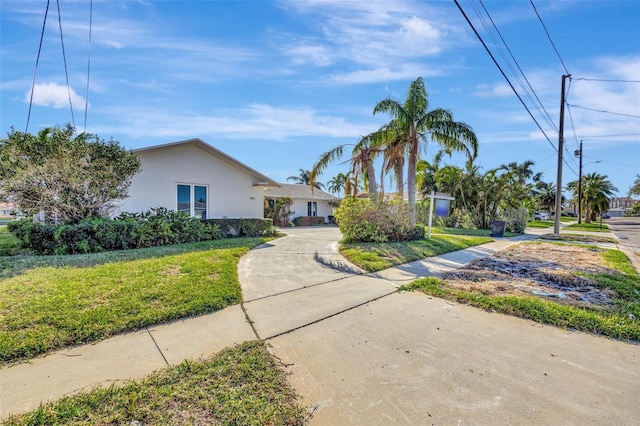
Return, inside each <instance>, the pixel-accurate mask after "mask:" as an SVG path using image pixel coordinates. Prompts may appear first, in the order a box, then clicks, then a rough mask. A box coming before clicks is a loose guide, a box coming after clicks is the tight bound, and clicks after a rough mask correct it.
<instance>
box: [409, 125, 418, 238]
mask: <svg viewBox="0 0 640 426" xmlns="http://www.w3.org/2000/svg"><path fill="white" fill-rule="evenodd" d="M413 133H415V131H413ZM417 164H418V138H417V136H413V137H412V138H411V146H410V147H409V165H408V167H407V191H408V192H409V194H407V195H408V197H409V221H410V223H411V226H414V225H415V224H416V165H417Z"/></svg>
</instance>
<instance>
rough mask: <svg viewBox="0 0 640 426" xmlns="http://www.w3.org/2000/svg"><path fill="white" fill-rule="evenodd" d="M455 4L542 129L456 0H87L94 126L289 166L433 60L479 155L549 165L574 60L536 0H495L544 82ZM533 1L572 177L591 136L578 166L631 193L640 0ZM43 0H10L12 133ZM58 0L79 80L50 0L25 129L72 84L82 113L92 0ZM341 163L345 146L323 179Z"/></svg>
mask: <svg viewBox="0 0 640 426" xmlns="http://www.w3.org/2000/svg"><path fill="white" fill-rule="evenodd" d="M460 4H461V6H462V8H463V10H464V11H465V12H466V13H467V15H468V16H469V18H470V19H471V21H472V22H473V24H474V25H475V26H476V28H477V29H478V31H479V33H480V35H481V36H482V38H483V39H484V40H485V42H486V43H487V44H488V46H489V48H490V49H491V51H492V52H493V53H494V55H495V56H496V58H497V60H498V62H499V63H500V64H501V66H502V67H503V68H504V69H505V72H506V74H507V75H508V76H509V78H510V80H511V81H512V82H513V84H514V86H515V87H516V89H517V90H518V92H519V93H520V94H521V96H522V97H523V99H524V101H525V103H526V104H527V106H528V107H529V109H530V110H531V111H532V114H533V115H534V117H535V118H536V120H537V121H538V122H539V123H540V126H541V127H542V129H543V130H544V134H543V133H542V132H541V131H540V129H539V128H538V127H537V126H536V124H535V122H534V121H533V120H532V118H531V117H530V116H529V114H528V113H527V111H526V110H525V108H524V107H523V106H522V104H521V103H520V101H519V100H518V99H517V97H516V96H515V95H514V93H513V91H512V90H511V89H510V88H509V86H508V85H507V83H506V81H505V79H504V78H503V77H502V75H501V74H500V72H499V71H498V69H497V67H496V66H495V65H494V64H493V62H492V61H491V59H490V57H489V55H488V54H487V53H486V51H485V50H484V48H483V47H482V45H481V44H480V42H479V41H478V39H477V38H476V36H475V35H474V34H473V32H472V30H471V28H470V26H469V25H468V24H467V22H466V21H465V20H464V18H463V16H462V14H461V13H460V11H459V10H458V8H457V7H456V5H455V3H454V2H453V1H447V2H444V1H438V2H424V1H391V0H389V1H344V0H335V1H334V0H326V1H324V0H323V1H320V0H309V1H305V0H299V1H281V2H280V1H277V2H268V1H235V2H234V1H116V0H108V1H99V0H94V2H93V27H92V28H93V30H92V42H91V72H90V78H89V92H88V104H89V108H88V111H87V114H86V115H87V121H86V130H87V131H88V132H91V133H97V134H98V135H100V136H101V137H102V138H105V139H109V138H113V139H115V140H117V141H119V142H120V143H121V144H122V145H123V146H125V147H127V148H133V149H135V148H139V147H144V146H150V145H155V144H162V143H168V142H174V141H179V140H184V139H189V138H194V137H198V138H201V139H203V140H204V141H206V142H208V143H210V144H211V145H213V146H215V147H216V148H218V149H220V150H222V151H224V152H226V153H227V154H229V155H231V156H233V157H235V158H237V159H238V160H240V161H242V162H243V163H245V164H247V165H249V166H251V167H253V168H255V169H257V170H258V171H260V172H262V173H264V174H266V175H268V176H269V177H271V178H273V179H275V180H277V181H280V182H284V181H285V180H286V178H287V177H288V176H291V175H296V174H298V169H300V168H302V169H310V168H311V167H312V165H313V164H314V162H315V161H316V160H317V159H318V157H319V156H320V154H322V153H323V152H325V151H327V150H329V149H331V148H333V147H335V146H337V145H340V144H349V143H356V142H357V141H358V140H359V138H360V137H361V136H363V135H365V134H367V133H370V132H373V131H375V130H377V129H378V128H379V127H380V126H381V125H382V124H384V123H385V122H386V121H388V119H389V117H387V116H385V115H376V116H374V115H373V114H372V111H373V107H374V105H375V104H376V103H377V102H378V101H380V100H382V99H384V98H386V97H392V98H394V99H396V100H403V99H404V97H405V95H406V92H407V89H408V87H409V84H410V82H411V81H413V80H415V79H416V78H417V77H418V76H422V77H423V78H424V81H425V84H426V87H427V91H428V92H429V101H430V106H431V107H434V108H435V107H442V108H447V109H449V110H451V111H452V112H453V114H454V117H455V119H456V120H458V121H464V122H466V123H467V124H469V125H470V126H472V127H473V129H474V130H475V131H476V134H477V135H478V138H479V141H480V150H479V157H478V160H477V164H479V165H481V166H482V167H483V169H485V170H488V169H491V168H493V167H497V166H499V165H501V164H505V163H509V162H512V161H517V162H522V161H525V160H532V161H534V162H535V166H534V169H535V171H537V172H543V180H545V181H554V182H555V179H556V165H557V153H556V150H555V149H554V147H557V145H558V132H557V130H556V128H557V126H558V117H559V108H560V83H561V76H562V75H563V74H565V69H564V67H563V65H562V63H561V61H560V59H559V58H558V55H557V54H556V53H555V52H554V49H553V46H552V44H551V43H550V41H549V38H548V37H547V35H546V33H545V29H544V27H543V25H542V24H541V22H540V20H539V18H538V17H537V16H536V12H535V10H534V8H533V7H532V5H531V3H530V2H526V1H485V2H484V7H485V8H486V10H487V11H488V12H489V16H490V17H491V19H492V20H493V22H494V23H495V25H496V26H497V28H498V30H499V31H500V34H501V35H502V38H504V40H505V41H506V43H507V46H508V49H509V50H510V51H511V54H513V56H514V57H515V59H516V60H517V64H518V66H519V67H520V68H521V69H522V70H523V72H524V75H525V76H526V78H527V80H528V81H529V84H530V85H531V87H532V88H533V90H534V92H530V93H529V94H527V93H526V92H525V90H524V89H523V88H522V86H521V85H520V83H519V82H518V80H517V79H516V77H515V74H514V71H512V70H517V67H516V65H515V64H514V63H513V61H512V60H511V59H510V56H509V52H508V51H507V50H506V48H505V47H504V45H503V46H499V44H500V39H499V37H498V35H497V33H496V32H495V30H493V36H494V38H493V39H492V38H491V35H490V34H489V32H488V31H487V28H485V27H484V26H483V20H484V22H485V23H487V24H488V25H491V23H490V21H489V18H488V16H487V15H486V14H484V10H483V4H482V3H480V2H478V1H468V0H460ZM533 4H534V5H535V7H536V9H537V11H538V14H539V15H540V18H541V19H542V21H543V22H544V25H545V26H546V29H547V31H548V33H549V35H550V37H551V39H552V41H553V43H554V44H555V47H556V48H557V50H558V52H559V54H560V57H561V58H562V60H563V61H564V64H565V65H566V67H567V69H568V70H569V72H570V73H571V74H572V77H573V78H572V80H571V81H568V82H567V83H568V86H569V87H568V91H567V93H568V97H567V102H568V103H569V104H570V105H572V106H571V107H569V108H568V110H567V111H566V112H565V115H566V120H565V144H566V151H565V153H564V156H565V159H566V162H567V165H564V167H563V183H566V182H568V181H570V180H575V179H577V172H578V161H577V158H575V157H574V155H573V154H574V150H576V149H577V147H578V143H579V141H580V140H583V141H584V148H583V150H584V151H583V152H584V166H583V172H584V173H591V172H599V173H601V174H606V175H608V176H609V179H610V180H611V182H612V183H613V184H614V185H615V186H617V187H618V189H619V191H618V193H619V194H620V195H626V193H627V191H628V189H629V187H630V185H631V184H632V182H633V180H634V178H635V176H636V174H638V173H640V118H639V117H638V116H640V84H639V83H637V81H640V2H639V1H636V0H626V1H615V0H613V1H568V0H567V1H553V0H544V1H543V0H535V1H534V2H533ZM45 7H46V1H45V0H38V1H29V0H1V1H0V19H1V22H0V26H1V32H2V33H1V50H0V59H1V64H0V66H1V82H0V87H1V123H0V124H1V129H0V130H1V131H2V134H3V136H4V135H6V133H7V132H8V131H9V130H10V127H11V126H15V128H16V129H17V130H20V131H23V130H24V129H25V126H26V123H27V115H28V107H29V98H30V93H31V85H32V82H33V76H34V68H35V62H36V55H37V52H38V46H39V41H40V33H41V29H42V24H43V18H44V13H45ZM60 12H61V23H62V30H63V36H64V46H65V53H66V62H67V70H68V76H69V84H70V88H71V96H69V92H68V90H67V84H66V77H65V71H64V61H63V56H62V49H61V43H60V30H59V23H58V13H57V7H56V2H55V1H52V2H51V4H50V9H49V15H48V19H47V25H46V32H45V37H44V40H43V44H42V52H41V57H40V63H39V66H38V72H37V78H36V84H35V90H34V93H33V106H32V111H31V117H30V122H29V128H28V129H29V131H30V132H32V133H35V132H37V131H38V130H40V129H41V128H43V127H46V126H54V125H64V124H65V123H69V122H71V121H72V116H71V111H70V107H69V97H71V101H72V102H71V103H72V105H73V111H74V117H75V124H76V127H77V128H78V129H79V130H80V131H82V130H83V129H84V126H85V121H84V116H85V111H84V108H85V102H86V99H87V60H88V56H89V55H88V52H89V2H88V1H86V0H82V1H69V0H61V1H60ZM477 12H479V14H480V16H482V17H483V20H481V19H480V17H479V14H478V13H477ZM500 52H502V54H504V56H503V55H502V54H501V53H500ZM581 79H596V80H624V81H636V83H630V82H619V81H592V80H581ZM520 81H522V83H523V84H524V85H526V82H525V81H524V80H523V78H522V77H520ZM535 96H537V97H538V99H539V100H540V103H541V104H542V106H543V107H544V109H543V108H542V107H541V106H540V105H536V103H535V102H534V101H535ZM585 108H589V109H585ZM545 110H546V113H545ZM592 110H599V111H608V112H611V113H615V114H610V113H605V112H597V111H592ZM621 114H624V115H621ZM547 115H548V116H547ZM545 134H546V137H545ZM547 138H548V139H547ZM436 151H437V146H436V145H435V144H433V143H430V144H428V146H427V150H426V152H423V153H422V156H423V157H424V158H425V159H427V160H429V159H431V158H432V156H433V154H434V153H435V152H436ZM345 160H346V158H345ZM597 161H600V162H597ZM445 162H446V163H448V164H457V165H463V162H464V159H463V158H462V157H459V156H454V157H453V158H449V159H446V161H445ZM347 168H348V166H347V165H346V164H340V162H337V163H335V164H334V165H332V166H331V167H329V168H328V169H327V170H326V172H325V173H324V175H323V176H322V177H321V178H320V179H319V180H320V181H321V182H326V181H327V180H329V179H330V178H331V177H333V176H335V174H337V173H338V172H346V171H347ZM386 185H387V187H388V188H392V186H391V185H390V184H389V183H387V184H386Z"/></svg>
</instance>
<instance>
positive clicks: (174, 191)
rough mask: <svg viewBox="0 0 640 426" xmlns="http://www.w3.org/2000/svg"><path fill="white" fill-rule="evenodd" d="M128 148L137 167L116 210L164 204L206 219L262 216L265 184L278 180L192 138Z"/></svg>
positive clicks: (272, 184) (274, 184)
mask: <svg viewBox="0 0 640 426" xmlns="http://www.w3.org/2000/svg"><path fill="white" fill-rule="evenodd" d="M133 152H134V153H135V154H136V155H137V156H138V158H140V162H141V163H142V170H141V171H140V173H138V174H137V175H135V176H134V177H133V179H132V182H131V187H130V188H129V197H128V198H126V199H124V200H123V201H122V202H121V203H120V206H119V211H120V212H130V213H137V212H143V211H147V210H149V209H151V208H157V207H165V208H167V209H169V210H177V211H183V212H186V213H188V214H189V215H191V216H192V217H198V218H205V219H216V218H252V219H261V218H263V217H264V189H265V188H269V187H277V186H279V185H278V183H277V182H275V181H274V180H272V179H270V178H268V177H267V176H265V175H263V174H262V173H260V172H257V171H256V170H254V169H252V168H251V167H249V166H247V165H245V164H243V163H241V162H240V161H238V160H236V159H234V158H232V157H230V156H228V155H227V154H225V153H223V152H222V151H220V150H218V149H216V148H214V147H213V146H211V145H209V144H207V143H205V142H204V141H202V140H201V139H197V138H196V139H188V140H184V141H180V142H173V143H167V144H163V145H155V146H150V147H147V148H140V149H136V150H133ZM116 214H117V212H116Z"/></svg>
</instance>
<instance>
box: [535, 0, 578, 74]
mask: <svg viewBox="0 0 640 426" xmlns="http://www.w3.org/2000/svg"><path fill="white" fill-rule="evenodd" d="M529 2H530V3H531V6H533V10H534V11H535V12H536V16H537V17H538V20H539V21H540V23H541V24H542V28H544V32H545V33H546V34H547V38H548V39H549V42H550V43H551V46H552V47H553V50H554V51H555V52H556V55H558V59H560V62H561V63H562V66H563V67H564V70H565V72H566V73H567V75H570V74H571V73H570V72H569V70H568V69H567V66H566V65H565V64H564V61H563V60H562V57H561V56H560V53H559V52H558V49H556V45H555V43H554V42H553V40H552V39H551V35H550V34H549V31H548V30H547V26H546V25H545V24H544V21H543V20H542V18H541V17H540V14H539V13H538V9H536V5H535V4H533V0H529Z"/></svg>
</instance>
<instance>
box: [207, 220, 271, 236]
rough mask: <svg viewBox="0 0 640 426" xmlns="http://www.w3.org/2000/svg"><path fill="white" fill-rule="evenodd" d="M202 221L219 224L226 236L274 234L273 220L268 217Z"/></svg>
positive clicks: (221, 231)
mask: <svg viewBox="0 0 640 426" xmlns="http://www.w3.org/2000/svg"><path fill="white" fill-rule="evenodd" d="M202 222H204V223H208V224H211V225H214V226H217V227H218V229H219V230H220V233H221V235H222V236H223V237H224V238H236V237H249V238H256V237H265V236H274V235H275V234H276V229H275V228H274V226H273V220H272V219H269V218H266V219H203V220H202Z"/></svg>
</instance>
